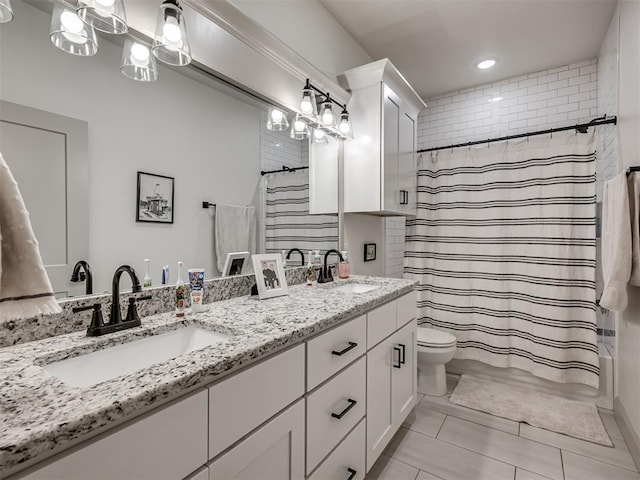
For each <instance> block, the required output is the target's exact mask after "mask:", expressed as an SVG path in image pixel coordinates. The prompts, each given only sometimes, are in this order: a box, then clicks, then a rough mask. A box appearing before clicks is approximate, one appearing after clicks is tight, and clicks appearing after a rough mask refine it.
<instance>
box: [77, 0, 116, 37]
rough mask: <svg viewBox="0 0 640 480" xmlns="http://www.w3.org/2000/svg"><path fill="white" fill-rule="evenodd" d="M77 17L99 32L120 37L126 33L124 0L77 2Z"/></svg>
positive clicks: (86, 0) (87, 0)
mask: <svg viewBox="0 0 640 480" xmlns="http://www.w3.org/2000/svg"><path fill="white" fill-rule="evenodd" d="M76 13H77V14H78V17H80V19H81V20H82V21H83V22H84V23H86V24H87V25H90V26H91V27H93V28H95V29H96V30H100V31H101V32H105V33H111V34H115V35H121V34H123V33H127V30H129V26H128V25H127V14H126V13H125V10H124V0H78V7H77V9H76Z"/></svg>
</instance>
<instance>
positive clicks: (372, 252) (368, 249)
mask: <svg viewBox="0 0 640 480" xmlns="http://www.w3.org/2000/svg"><path fill="white" fill-rule="evenodd" d="M375 259H376V244H375V243H365V244H364V261H365V262H372V261H373V260H375Z"/></svg>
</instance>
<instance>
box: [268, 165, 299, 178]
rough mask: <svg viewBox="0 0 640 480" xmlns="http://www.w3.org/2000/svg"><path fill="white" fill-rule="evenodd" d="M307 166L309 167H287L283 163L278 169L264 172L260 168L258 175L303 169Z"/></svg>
mask: <svg viewBox="0 0 640 480" xmlns="http://www.w3.org/2000/svg"><path fill="white" fill-rule="evenodd" d="M307 168H309V167H292V168H289V167H287V166H285V165H283V166H282V168H281V169H280V170H268V171H266V172H265V171H264V170H261V171H260V175H262V176H263V177H264V176H265V175H267V174H269V173H281V172H292V173H293V172H295V171H296V170H305V169H307Z"/></svg>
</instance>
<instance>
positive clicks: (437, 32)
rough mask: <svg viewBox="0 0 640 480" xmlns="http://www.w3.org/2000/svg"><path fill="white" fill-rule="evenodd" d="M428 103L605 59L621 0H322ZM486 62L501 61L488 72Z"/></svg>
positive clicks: (345, 25)
mask: <svg viewBox="0 0 640 480" xmlns="http://www.w3.org/2000/svg"><path fill="white" fill-rule="evenodd" d="M321 2H322V4H323V5H324V6H325V7H326V8H327V9H328V10H329V11H330V12H331V14H332V15H333V16H334V17H335V18H336V20H338V22H340V24H341V25H342V26H343V27H344V28H345V29H346V30H347V32H349V33H350V34H351V36H352V37H353V38H354V39H355V40H356V41H357V42H358V43H359V44H360V45H361V46H362V47H363V48H364V49H365V50H366V51H367V52H368V53H369V54H370V55H371V56H372V57H373V59H374V60H378V59H381V58H384V57H388V58H389V59H390V60H391V62H392V63H393V64H394V65H395V66H396V67H397V68H398V69H399V70H400V71H401V72H402V73H403V75H404V76H405V77H406V78H407V80H408V81H409V83H410V84H411V85H412V86H413V88H414V89H415V90H416V91H417V92H418V94H419V95H420V96H422V98H423V99H426V98H428V97H430V96H434V95H438V94H442V93H446V92H451V91H454V90H459V89H462V88H467V87H471V86H477V85H482V84H485V83H489V82H493V81H496V80H502V79H505V78H510V77H515V76H518V75H523V74H527V73H533V72H537V71H540V70H547V69H550V68H554V67H559V66H562V65H566V64H569V63H572V62H577V61H581V60H587V59H591V58H595V57H597V56H598V50H599V48H600V44H601V43H602V40H603V38H604V36H605V34H606V31H607V27H608V25H609V21H610V19H611V16H612V14H613V12H614V10H615V6H616V3H617V0H321ZM485 57H494V58H497V59H498V64H497V65H496V66H495V67H494V68H492V69H490V70H486V71H480V70H478V69H476V68H475V64H476V63H477V62H478V60H480V59H483V58H485Z"/></svg>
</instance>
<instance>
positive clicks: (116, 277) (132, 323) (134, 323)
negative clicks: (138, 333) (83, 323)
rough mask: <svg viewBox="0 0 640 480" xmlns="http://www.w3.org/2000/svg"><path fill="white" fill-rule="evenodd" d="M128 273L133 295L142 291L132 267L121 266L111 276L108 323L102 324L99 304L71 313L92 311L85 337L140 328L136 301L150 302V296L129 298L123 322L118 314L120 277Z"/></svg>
mask: <svg viewBox="0 0 640 480" xmlns="http://www.w3.org/2000/svg"><path fill="white" fill-rule="evenodd" d="M124 272H126V273H128V274H129V277H131V285H132V290H133V293H137V292H139V291H141V290H142V287H141V286H140V280H139V279H138V275H137V274H136V271H135V270H134V269H133V267H130V266H129V265H121V266H119V267H118V269H117V270H116V272H115V273H114V274H113V283H112V287H113V292H112V297H111V317H110V318H109V323H104V320H103V319H102V305H101V304H100V303H94V304H93V305H88V306H85V307H75V308H74V309H73V313H78V312H83V311H85V310H93V315H92V316H91V324H90V325H89V328H87V336H89V337H97V336H99V335H104V334H105V333H111V332H119V331H120V330H126V329H128V328H133V327H138V326H140V324H141V322H140V316H139V315H138V310H137V308H136V301H137V300H151V299H152V297H151V295H148V296H146V297H138V298H135V297H131V298H129V308H128V310H127V318H126V319H125V320H124V321H123V320H122V314H121V313H120V276H121V275H122V274H123V273H124Z"/></svg>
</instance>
